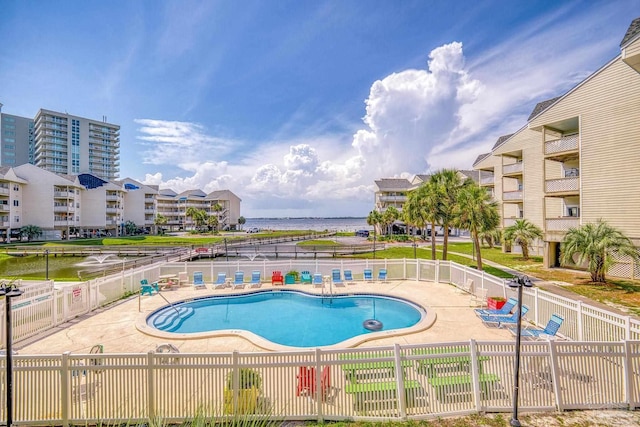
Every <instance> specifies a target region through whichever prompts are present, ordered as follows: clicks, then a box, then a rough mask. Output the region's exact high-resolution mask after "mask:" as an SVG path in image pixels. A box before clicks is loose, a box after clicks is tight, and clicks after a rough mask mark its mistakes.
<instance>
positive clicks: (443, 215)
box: [429, 169, 472, 260]
mask: <svg viewBox="0 0 640 427" xmlns="http://www.w3.org/2000/svg"><path fill="white" fill-rule="evenodd" d="M429 181H431V182H432V183H433V184H434V187H433V189H434V190H435V192H436V193H435V194H434V195H433V197H437V203H438V209H437V213H438V220H439V222H440V224H441V225H442V228H443V230H444V238H443V240H442V259H443V260H446V259H447V252H448V247H449V227H451V225H452V224H453V223H454V222H455V220H456V217H457V213H456V212H457V208H456V205H457V203H458V194H459V193H460V191H461V189H462V188H463V187H464V186H465V185H467V183H469V182H472V181H471V180H463V179H462V178H461V177H460V175H459V174H458V171H457V170H455V169H442V170H441V171H439V172H436V173H435V174H433V175H431V178H429ZM434 232H435V230H434V229H431V234H433V233H434Z"/></svg>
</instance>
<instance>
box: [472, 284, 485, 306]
mask: <svg viewBox="0 0 640 427" xmlns="http://www.w3.org/2000/svg"><path fill="white" fill-rule="evenodd" d="M488 291H489V290H488V289H487V288H480V289H476V290H475V291H473V292H472V293H471V300H469V307H486V306H487V292H488Z"/></svg>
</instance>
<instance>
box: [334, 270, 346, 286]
mask: <svg viewBox="0 0 640 427" xmlns="http://www.w3.org/2000/svg"><path fill="white" fill-rule="evenodd" d="M331 282H333V286H344V282H343V281H342V277H341V274H340V270H339V269H337V268H334V269H333V270H331Z"/></svg>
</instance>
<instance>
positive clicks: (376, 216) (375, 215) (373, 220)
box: [367, 209, 382, 258]
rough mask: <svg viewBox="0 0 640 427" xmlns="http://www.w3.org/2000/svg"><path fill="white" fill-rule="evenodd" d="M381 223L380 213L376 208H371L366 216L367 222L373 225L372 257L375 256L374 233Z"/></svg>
mask: <svg viewBox="0 0 640 427" xmlns="http://www.w3.org/2000/svg"><path fill="white" fill-rule="evenodd" d="M381 223H382V214H381V213H380V212H378V211H377V210H375V209H374V210H372V211H371V212H369V215H368V216H367V224H369V225H371V226H373V257H374V258H375V257H376V233H377V230H378V226H379V225H380V224H381Z"/></svg>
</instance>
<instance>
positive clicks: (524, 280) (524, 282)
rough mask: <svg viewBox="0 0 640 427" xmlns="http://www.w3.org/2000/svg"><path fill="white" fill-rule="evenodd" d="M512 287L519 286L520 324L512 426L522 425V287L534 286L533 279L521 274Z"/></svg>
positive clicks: (515, 366) (517, 328) (517, 335)
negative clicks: (519, 398)
mask: <svg viewBox="0 0 640 427" xmlns="http://www.w3.org/2000/svg"><path fill="white" fill-rule="evenodd" d="M507 284H508V285H509V287H511V288H518V324H517V326H516V360H515V362H514V368H513V377H514V379H513V384H514V386H513V415H512V417H511V421H510V422H509V425H511V426H512V427H520V426H521V424H520V421H519V420H518V392H519V389H520V339H521V337H522V329H521V327H522V288H524V287H525V286H526V287H527V288H530V287H532V286H533V283H531V280H529V278H528V277H527V276H519V277H516V278H514V279H511V280H510V281H509V282H508V283H507Z"/></svg>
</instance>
